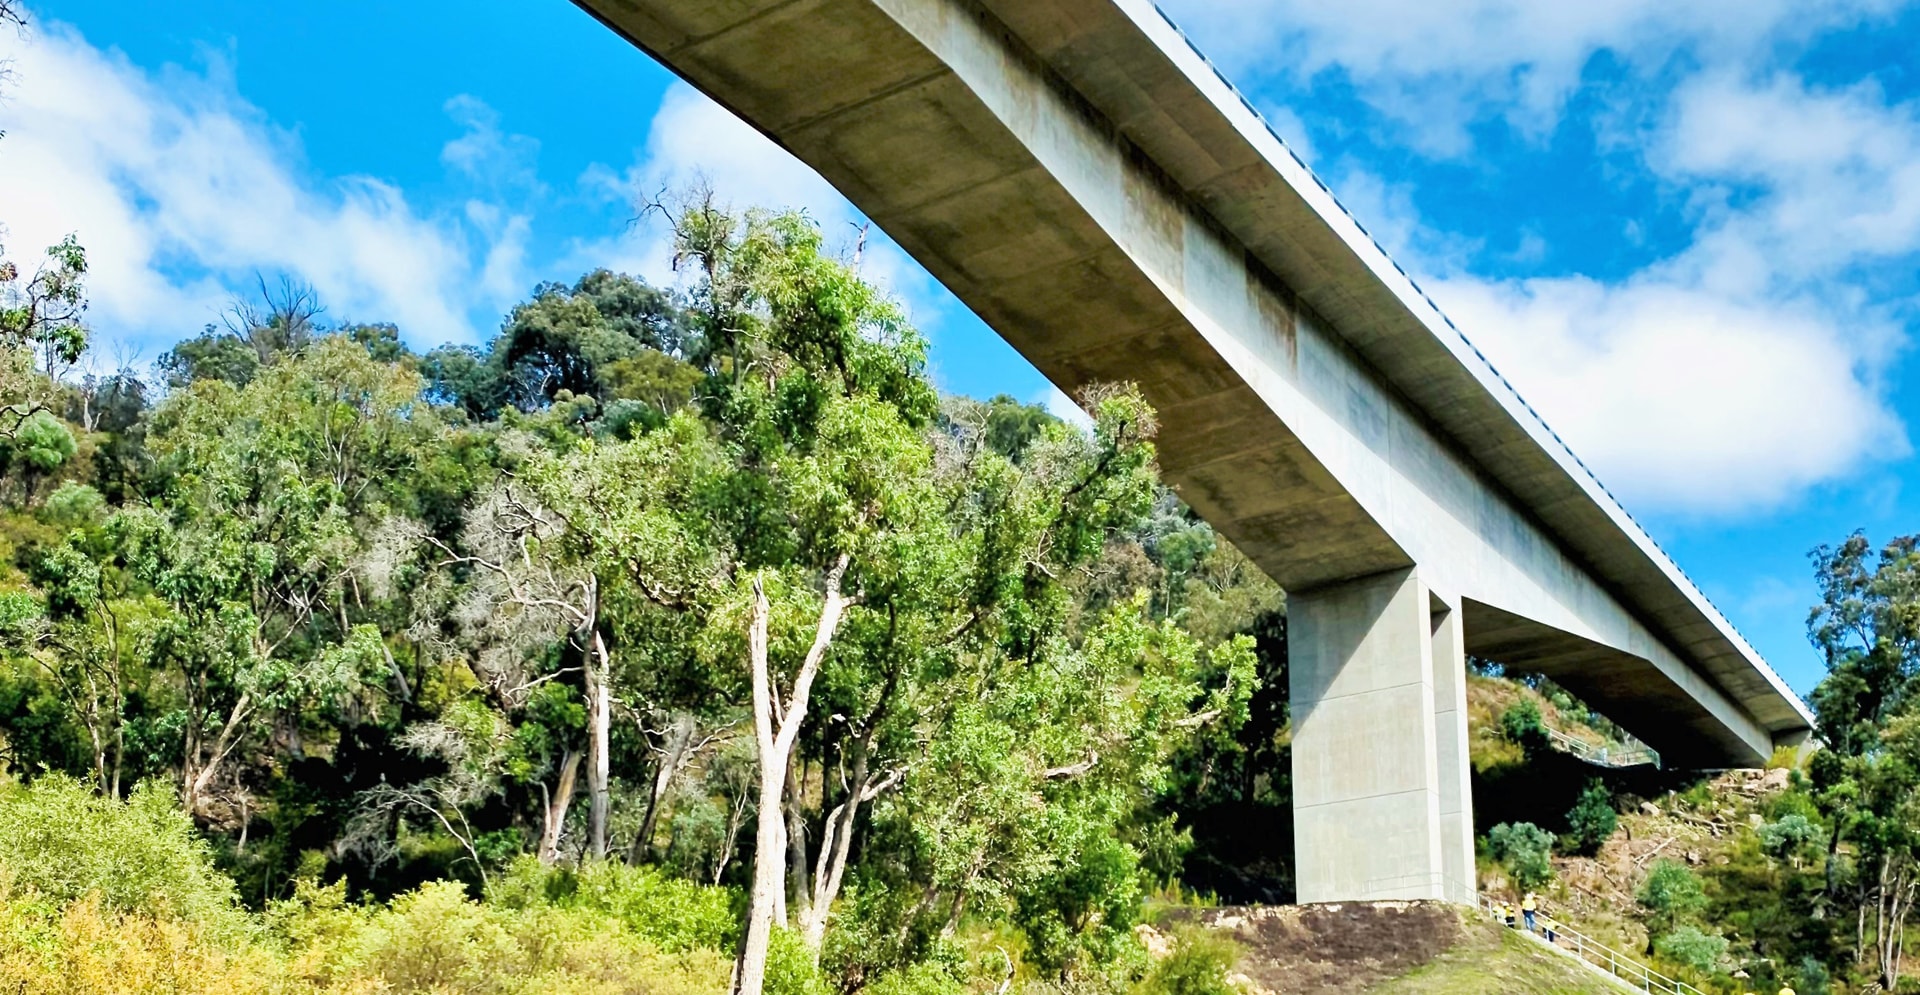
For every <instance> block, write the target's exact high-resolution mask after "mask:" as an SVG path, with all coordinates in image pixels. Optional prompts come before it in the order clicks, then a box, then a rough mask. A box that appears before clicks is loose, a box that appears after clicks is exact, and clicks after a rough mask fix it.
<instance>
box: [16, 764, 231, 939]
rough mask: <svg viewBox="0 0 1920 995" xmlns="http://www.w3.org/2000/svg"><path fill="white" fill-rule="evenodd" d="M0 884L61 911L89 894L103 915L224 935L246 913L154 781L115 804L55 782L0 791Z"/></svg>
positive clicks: (74, 784) (53, 778)
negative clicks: (182, 924) (154, 916)
mask: <svg viewBox="0 0 1920 995" xmlns="http://www.w3.org/2000/svg"><path fill="white" fill-rule="evenodd" d="M0 876H3V877H4V878H5V879H6V880H7V882H8V884H10V886H11V887H12V888H13V889H15V890H24V891H28V892H32V893H36V894H38V895H39V896H41V897H42V898H44V899H46V900H48V901H51V902H54V903H57V904H62V905H64V904H67V903H71V902H74V901H77V900H79V899H81V898H84V897H86V896H87V895H89V894H97V895H98V896H99V900H100V903H101V905H102V906H103V908H104V909H105V910H107V911H109V912H149V913H151V912H156V911H157V912H160V913H162V914H164V915H167V916H171V917H177V918H179V919H182V920H185V921H189V922H193V923H195V924H197V925H198V926H199V927H200V928H201V929H204V930H207V931H208V932H210V933H215V934H221V935H233V934H237V933H239V932H242V931H244V929H245V928H246V921H247V920H246V915H245V913H244V911H243V910H242V909H241V908H240V905H239V903H238V901H237V900H236V897H235V895H234V887H233V881H232V879H230V878H228V877H227V876H226V875H224V874H222V873H220V871H219V870H218V869H216V868H215V867H214V866H213V859H212V855H211V852H210V851H209V849H208V847H207V844H206V843H205V842H204V841H202V840H201V839H200V837H199V835H198V834H197V833H195V832H194V829H193V823H192V822H190V821H189V820H188V819H187V817H186V815H184V814H183V813H182V812H181V811H180V809H179V807H178V805H177V804H176V803H175V800H174V796H173V793H172V792H171V791H168V790H167V789H166V788H165V787H163V786H161V785H160V784H158V783H155V782H148V783H146V784H142V785H140V787H138V788H136V789H135V790H134V792H133V797H131V798H129V799H128V800H126V801H124V802H122V801H119V800H116V799H112V798H102V797H100V796H99V795H97V794H95V793H94V792H93V789H91V788H89V787H87V786H86V785H83V784H81V783H80V782H79V781H76V780H74V779H72V778H70V777H66V776H64V775H48V776H46V777H41V778H39V779H37V780H35V781H34V782H33V783H32V784H30V785H26V786H24V787H22V786H11V787H6V788H4V789H0Z"/></svg>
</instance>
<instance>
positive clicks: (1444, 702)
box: [1429, 592, 1477, 905]
mask: <svg viewBox="0 0 1920 995" xmlns="http://www.w3.org/2000/svg"><path fill="white" fill-rule="evenodd" d="M1429 602H1430V608H1429V611H1430V612H1431V615H1430V619H1431V624H1432V630H1433V715H1434V723H1433V729H1434V757H1435V759H1436V760H1437V761H1438V763H1439V768H1440V866H1441V870H1442V872H1443V873H1444V876H1445V881H1444V885H1443V891H1444V895H1443V896H1442V897H1444V898H1446V899H1448V900H1449V901H1454V902H1460V903H1462V904H1468V905H1470V904H1472V903H1473V900H1474V894H1475V892H1476V891H1477V889H1476V888H1475V887H1474V881H1475V878H1476V876H1477V875H1476V870H1475V868H1474V864H1473V776H1472V771H1471V766H1472V764H1471V761H1470V759H1469V758H1468V755H1467V647H1466V643H1465V641H1464V639H1463V638H1462V634H1463V633H1464V631H1465V626H1464V625H1463V624H1462V623H1461V618H1460V610H1459V608H1457V607H1455V606H1454V605H1451V604H1448V603H1447V601H1446V600H1445V599H1444V598H1442V597H1441V596H1440V595H1438V594H1433V593H1431V592H1429Z"/></svg>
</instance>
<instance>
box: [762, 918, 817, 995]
mask: <svg viewBox="0 0 1920 995" xmlns="http://www.w3.org/2000/svg"><path fill="white" fill-rule="evenodd" d="M772 940H773V942H772V943H771V944H770V945H769V946H768V948H767V981H766V990H767V995H830V992H831V988H830V987H829V985H828V984H827V978H826V975H824V974H822V973H821V971H820V965H819V962H818V961H817V960H816V959H815V958H814V955H813V951H812V950H809V949H808V948H807V943H806V941H805V940H804V939H802V938H801V937H800V935H799V934H798V933H795V932H793V931H792V930H790V929H784V928H775V929H774V931H773V938H772Z"/></svg>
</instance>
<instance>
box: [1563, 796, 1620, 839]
mask: <svg viewBox="0 0 1920 995" xmlns="http://www.w3.org/2000/svg"><path fill="white" fill-rule="evenodd" d="M1619 822H1620V817H1619V815H1618V814H1617V813H1615V812H1614V810H1613V792H1611V791H1608V790H1607V785H1606V783H1605V782H1604V781H1601V780H1600V779H1599V778H1597V777H1596V778H1594V779H1593V780H1591V781H1588V782H1587V786H1586V788H1585V789H1584V790H1582V791H1581V792H1580V798H1579V800H1578V801H1576V802H1574V804H1573V808H1572V809H1571V810H1569V811H1568V812H1567V827H1568V828H1567V835H1566V839H1567V841H1568V842H1569V843H1570V844H1571V847H1570V849H1572V850H1573V852H1575V853H1578V854H1583V855H1586V856H1592V855H1594V854H1595V853H1598V852H1599V851H1600V844H1602V843H1605V842H1606V841H1607V837H1609V836H1612V835H1613V830H1614V827H1615V826H1617V825H1618V824H1619Z"/></svg>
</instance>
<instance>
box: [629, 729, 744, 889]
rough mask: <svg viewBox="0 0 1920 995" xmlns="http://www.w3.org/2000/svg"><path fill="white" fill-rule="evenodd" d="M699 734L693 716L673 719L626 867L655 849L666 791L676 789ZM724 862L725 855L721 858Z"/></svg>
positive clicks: (637, 861) (642, 858) (644, 857)
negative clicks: (674, 780)
mask: <svg viewBox="0 0 1920 995" xmlns="http://www.w3.org/2000/svg"><path fill="white" fill-rule="evenodd" d="M696 731H698V729H697V726H696V724H695V721H694V718H693V716H692V715H690V714H681V715H679V716H677V717H675V718H674V720H673V725H672V726H671V727H670V728H669V730H668V732H667V749H666V752H665V753H663V754H661V757H660V769H659V770H656V771H654V774H653V793H652V794H651V795H649V796H648V798H647V814H646V815H645V816H643V817H642V818H641V819H640V832H639V833H638V834H636V835H635V836H634V837H633V845H632V846H631V847H630V848H628V850H627V863H629V864H637V863H639V862H640V861H642V860H644V859H646V856H647V850H648V849H649V848H651V847H652V846H653V830H654V823H655V822H656V821H657V820H658V819H659V817H660V804H661V802H664V801H666V798H667V791H668V790H669V789H670V788H672V787H673V779H674V778H675V777H677V776H678V775H679V773H680V768H681V767H684V766H686V763H687V757H688V756H689V755H690V754H691V753H692V746H693V734H694V733H695V732H696ZM721 857H722V860H724V859H725V854H724V853H722V855H721Z"/></svg>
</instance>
